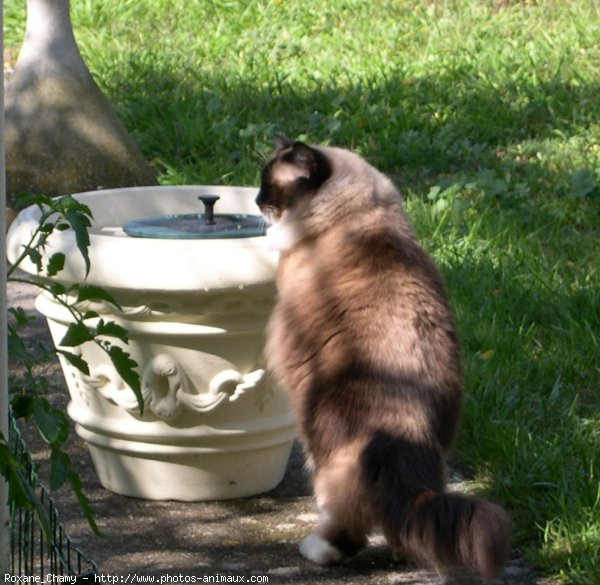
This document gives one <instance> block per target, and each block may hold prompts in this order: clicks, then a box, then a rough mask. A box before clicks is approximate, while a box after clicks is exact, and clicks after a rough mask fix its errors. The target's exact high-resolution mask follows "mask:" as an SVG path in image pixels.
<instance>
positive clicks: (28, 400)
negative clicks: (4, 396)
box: [10, 394, 35, 419]
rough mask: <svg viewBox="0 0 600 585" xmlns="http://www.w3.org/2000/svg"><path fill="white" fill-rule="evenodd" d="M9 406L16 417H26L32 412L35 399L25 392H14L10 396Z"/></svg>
mask: <svg viewBox="0 0 600 585" xmlns="http://www.w3.org/2000/svg"><path fill="white" fill-rule="evenodd" d="M10 406H11V408H12V411H13V414H14V416H15V417H16V418H24V419H28V418H29V417H30V416H31V415H32V414H33V409H34V406H35V400H34V399H33V397H32V396H28V395H27V394H16V395H15V396H13V397H12V399H11V401H10Z"/></svg>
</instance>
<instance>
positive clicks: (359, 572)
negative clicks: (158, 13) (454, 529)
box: [8, 283, 551, 585]
mask: <svg viewBox="0 0 600 585" xmlns="http://www.w3.org/2000/svg"><path fill="white" fill-rule="evenodd" d="M8 297H9V305H12V306H21V307H23V308H24V309H26V310H31V311H32V312H35V309H34V305H33V299H34V298H35V290H33V289H32V288H31V287H29V286H27V285H23V284H17V283H9V290H8ZM27 340H28V343H31V344H32V345H33V344H34V343H35V342H36V341H44V342H48V343H49V334H48V332H47V328H46V325H45V322H44V320H43V318H42V317H41V316H40V315H39V314H38V316H37V318H36V320H35V322H34V323H33V324H32V326H31V327H30V328H29V331H28V333H27ZM40 375H45V376H48V377H49V378H50V379H51V380H52V381H53V382H54V384H55V386H56V391H54V392H53V394H52V400H54V401H55V403H56V404H59V405H62V406H66V404H67V402H68V397H67V395H66V389H65V387H64V384H63V382H62V375H61V373H60V368H59V366H58V364H57V363H56V362H54V361H52V362H49V363H48V364H45V365H44V366H43V368H42V370H41V371H40ZM30 446H31V448H32V451H33V456H34V458H35V460H37V461H43V460H44V459H47V457H48V453H47V451H45V450H44V446H43V443H40V442H39V441H36V440H34V438H32V437H30ZM68 452H69V454H70V456H71V458H72V460H73V462H74V464H75V466H76V468H77V470H78V471H79V473H80V474H81V477H82V480H83V483H84V487H85V492H86V494H87V495H88V497H89V499H90V501H91V502H92V506H93V509H94V511H95V514H96V520H97V522H98V525H99V527H100V529H101V531H102V533H103V537H101V538H98V537H96V536H94V535H93V534H92V532H91V531H90V529H89V527H88V525H87V521H86V520H85V518H84V517H83V516H82V514H81V512H80V510H79V508H78V505H77V503H76V502H75V499H74V497H73V495H72V494H71V493H70V491H69V490H68V489H65V488H62V489H61V490H59V491H58V492H57V493H55V494H54V497H55V500H56V502H57V505H58V508H59V511H60V515H61V519H62V521H63V524H64V525H65V527H66V529H67V531H68V533H69V535H70V536H71V538H72V539H73V541H74V542H75V544H76V545H77V546H78V547H79V548H80V549H81V550H82V551H83V552H84V553H85V554H86V555H87V556H88V557H89V558H91V559H93V560H94V561H95V562H96V563H97V566H98V570H99V574H100V576H103V577H104V578H105V579H108V578H109V577H110V578H111V579H112V581H113V582H117V581H118V582H120V583H123V582H135V580H136V579H138V578H140V577H142V576H146V577H152V576H154V577H163V578H169V579H170V581H171V582H182V581H185V579H186V578H187V582H190V581H191V580H192V578H193V577H196V582H203V578H204V577H210V578H212V580H211V579H205V580H204V582H227V581H229V582H236V581H237V582H247V583H249V582H263V583H265V582H268V583H297V584H301V585H305V584H306V585H308V584H311V583H320V584H323V585H328V584H332V585H333V584H337V583H351V584H356V585H362V584H365V585H366V584H370V585H383V584H385V585H400V584H424V585H428V584H432V585H433V584H435V585H474V584H476V583H478V581H477V580H475V579H473V578H472V577H470V576H469V575H467V574H464V573H455V574H452V575H446V576H441V575H437V574H436V573H433V572H430V571H423V570H415V569H414V568H413V567H409V566H406V565H403V564H399V563H396V562H394V561H393V559H392V556H391V554H390V553H389V551H388V550H387V548H386V547H385V543H384V541H383V539H382V538H381V537H378V536H375V537H374V538H373V542H372V544H371V546H370V547H369V548H367V549H366V550H365V551H363V552H361V553H360V554H359V555H358V556H357V557H355V558H354V559H352V560H350V561H349V562H347V563H346V564H344V565H341V566H336V567H330V568H322V567H316V566H315V565H313V564H311V563H309V562H307V561H305V560H304V559H303V558H302V557H301V556H300V554H299V553H298V549H297V546H298V542H299V541H300V540H301V539H302V538H303V537H304V536H305V535H306V534H308V533H309V532H310V531H311V529H312V527H313V526H314V525H315V522H316V519H317V516H316V514H315V509H314V506H313V501H312V497H311V490H310V483H309V479H308V477H307V476H306V474H305V472H304V468H303V458H302V453H301V451H300V449H299V448H298V447H297V446H295V447H294V449H293V452H292V456H291V458H290V462H289V465H288V469H287V472H286V475H285V477H284V480H283V481H282V483H281V484H280V485H279V486H278V487H277V488H276V489H274V490H272V491H271V492H269V493H266V494H263V495H261V496H257V497H253V498H245V499H239V500H230V501H224V502H208V503H207V502H202V503H188V502H174V501H163V502H156V501H147V500H139V499H134V498H128V497H124V496H120V495H117V494H114V493H111V492H109V491H107V490H105V489H104V488H102V487H101V486H100V484H99V482H98V480H97V478H96V475H95V472H94V469H93V466H92V463H91V459H90V457H89V455H88V453H87V449H86V447H85V445H84V444H83V442H82V441H81V440H80V439H79V438H78V437H77V436H76V435H75V433H72V438H71V439H70V441H69V444H68ZM513 557H514V558H513V560H512V561H511V563H510V564H509V565H508V566H507V568H506V570H505V571H504V573H503V575H502V576H501V577H500V578H499V579H497V580H495V581H494V582H493V583H494V584H495V585H500V584H502V585H551V581H549V580H545V579H542V578H539V577H537V576H536V575H535V573H534V572H533V571H531V570H530V569H529V568H528V567H527V566H525V565H524V564H523V562H522V561H521V560H520V559H519V554H518V551H515V552H514V555H513ZM242 578H243V579H242ZM157 581H158V579H157Z"/></svg>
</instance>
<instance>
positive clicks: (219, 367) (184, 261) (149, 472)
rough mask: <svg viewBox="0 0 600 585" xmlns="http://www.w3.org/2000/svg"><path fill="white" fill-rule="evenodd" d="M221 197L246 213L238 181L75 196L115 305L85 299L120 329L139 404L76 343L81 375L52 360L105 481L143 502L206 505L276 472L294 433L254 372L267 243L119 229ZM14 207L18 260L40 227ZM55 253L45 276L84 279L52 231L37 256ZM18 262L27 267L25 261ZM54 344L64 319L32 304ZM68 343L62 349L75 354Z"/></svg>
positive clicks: (271, 480) (91, 349)
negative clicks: (135, 371)
mask: <svg viewBox="0 0 600 585" xmlns="http://www.w3.org/2000/svg"><path fill="white" fill-rule="evenodd" d="M203 194H211V195H217V196H219V197H220V202H219V206H220V209H219V211H220V212H223V213H231V214H249V213H250V214H254V213H256V208H255V206H254V197H255V194H256V192H255V190H254V189H249V188H238V187H205V186H202V187H139V188H128V189H113V190H105V191H95V192H88V193H81V194H78V195H75V198H76V199H78V200H79V201H81V202H82V203H85V204H86V205H88V206H89V207H90V209H91V211H92V214H93V217H94V221H93V226H92V228H91V230H90V242H91V243H90V248H89V255H90V261H91V270H90V273H89V275H88V277H87V282H88V283H89V284H96V285H99V286H101V287H103V288H104V289H105V290H107V291H108V292H110V293H111V294H112V295H113V297H114V298H115V299H116V300H117V301H118V303H119V305H120V307H121V308H120V309H116V308H115V307H114V306H113V305H111V304H108V303H106V304H105V303H98V302H93V303H89V306H86V307H80V308H81V309H82V310H85V309H91V310H93V311H95V312H96V313H98V314H99V315H100V317H101V318H104V320H105V321H106V320H108V319H110V320H112V321H115V322H117V323H118V324H120V325H122V326H123V327H125V328H126V329H127V330H128V332H129V345H128V346H127V351H128V352H129V353H130V354H131V356H132V357H133V359H134V360H135V361H136V362H137V363H138V364H139V372H140V375H141V379H142V394H143V397H144V403H145V408H144V412H143V414H140V410H139V408H138V404H137V400H136V398H135V396H134V394H133V392H132V391H131V389H129V388H128V387H127V386H126V385H125V383H124V382H123V380H122V379H121V378H120V376H119V374H118V373H117V371H116V370H115V369H114V367H113V366H112V364H111V363H110V361H109V360H108V358H107V357H106V356H105V354H104V352H102V351H101V350H100V349H99V348H97V347H96V346H95V345H94V344H92V343H86V344H84V345H82V346H80V351H81V354H82V356H83V358H84V359H85V360H86V361H87V362H88V364H89V367H90V374H89V375H84V374H82V373H81V372H80V371H79V370H77V369H75V368H74V367H73V366H71V365H70V364H69V363H68V362H66V361H62V362H61V365H62V368H63V371H64V374H65V378H66V382H67V386H68V388H69V393H70V403H69V406H68V414H69V416H70V417H71V418H72V419H73V421H74V422H75V428H76V431H77V433H78V434H79V435H80V436H81V437H82V438H83V439H84V440H85V441H86V442H87V444H88V446H89V450H90V453H91V455H92V459H93V461H94V465H95V467H96V471H97V474H98V477H99V479H100V481H101V483H102V485H104V486H105V487H106V488H108V489H110V490H112V491H115V492H118V493H121V494H125V495H129V496H136V497H141V498H149V499H176V500H213V499H228V498H235V497H241V496H248V495H253V494H257V493H261V492H264V491H267V490H269V489H271V488H273V487H275V486H276V485H277V484H278V483H279V482H280V481H281V479H282V477H283V474H284V471H285V468H286V463H287V460H288V457H289V453H290V449H291V444H292V441H293V438H294V435H295V433H294V425H293V420H292V417H291V414H290V412H289V409H288V404H287V401H286V399H285V396H284V395H282V394H281V393H280V392H279V391H278V390H277V389H276V388H275V387H274V385H273V384H272V383H271V381H270V380H269V378H268V376H267V375H266V373H265V371H264V369H263V355H262V353H263V337H264V327H265V323H266V320H267V318H268V316H269V314H270V311H271V308H272V306H273V302H274V295H275V285H274V277H275V270H276V263H277V257H276V255H275V254H274V253H272V252H270V251H269V250H268V249H267V246H266V244H265V238H264V237H260V236H258V237H242V238H235V239H231V238H227V239H152V238H145V237H130V236H128V235H127V234H126V233H125V232H124V230H123V226H124V225H125V224H127V222H131V221H133V220H139V219H143V218H149V217H154V216H160V215H163V214H190V213H195V212H197V211H198V205H199V203H198V196H199V195H203ZM38 219H39V211H38V209H37V208H36V207H30V208H27V209H25V210H23V211H22V212H21V213H20V214H19V216H18V217H17V218H16V219H15V221H14V222H13V225H12V226H11V229H10V231H9V234H8V239H7V249H8V256H9V259H13V260H14V259H15V258H16V257H18V254H19V250H20V248H21V247H22V246H23V245H24V244H25V243H26V242H28V241H29V237H30V234H31V232H32V230H33V229H34V228H35V226H36V225H37V223H38ZM56 251H62V252H63V253H65V254H66V262H65V269H64V270H63V271H61V272H60V273H59V274H58V275H57V277H56V278H59V279H60V280H61V282H63V283H67V284H68V283H74V282H82V281H83V280H84V277H85V268H84V263H83V260H82V259H81V257H80V255H79V253H78V250H77V246H76V244H75V234H74V233H72V232H70V231H65V232H60V233H59V232H56V233H54V234H53V235H52V237H51V240H50V242H49V245H48V251H47V253H48V255H50V254H51V253H53V252H56ZM21 268H23V269H24V270H26V271H29V272H31V273H32V274H36V268H35V266H34V265H33V264H26V263H25V264H22V265H21ZM36 306H37V308H38V310H39V311H40V312H41V313H42V314H43V315H44V316H45V317H46V318H47V320H48V324H49V326H50V331H51V333H52V336H53V339H54V341H55V343H57V344H58V343H59V342H60V340H61V339H62V338H63V336H64V334H65V332H66V330H67V327H68V325H69V323H70V322H71V316H70V314H69V312H68V311H67V310H66V309H65V308H64V307H63V306H61V305H60V304H58V303H57V302H56V301H55V300H53V299H52V298H51V297H50V296H46V295H45V294H42V295H40V296H39V297H38V299H37V301H36ZM72 349H73V348H70V350H71V351H72Z"/></svg>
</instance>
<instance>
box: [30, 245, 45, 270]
mask: <svg viewBox="0 0 600 585" xmlns="http://www.w3.org/2000/svg"><path fill="white" fill-rule="evenodd" d="M27 256H29V259H30V260H31V262H32V264H34V265H35V267H36V268H37V271H38V272H41V271H42V255H41V254H40V253H39V252H38V251H37V250H36V249H35V248H30V249H29V250H27Z"/></svg>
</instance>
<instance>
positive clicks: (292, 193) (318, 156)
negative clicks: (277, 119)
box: [256, 136, 332, 223]
mask: <svg viewBox="0 0 600 585" xmlns="http://www.w3.org/2000/svg"><path fill="white" fill-rule="evenodd" d="M276 141H277V142H276V150H275V153H274V155H273V156H272V158H271V159H270V160H269V162H268V163H267V164H266V165H265V167H264V169H263V171H262V177H261V185H260V191H259V193H258V196H257V197H256V204H257V205H258V207H259V208H260V210H261V212H262V213H263V215H264V216H265V217H266V218H267V219H268V220H269V221H270V222H271V223H276V222H277V221H278V220H279V219H281V216H282V215H283V214H284V212H286V211H290V210H292V211H298V210H299V209H301V208H302V207H306V206H308V204H309V202H310V199H311V198H312V197H313V196H314V195H315V194H316V193H317V191H318V190H319V189H320V188H321V186H322V185H323V183H325V181H327V179H329V177H330V176H331V173H332V169H331V164H330V162H329V160H328V159H327V156H326V155H325V154H324V153H323V152H322V151H321V150H319V149H318V148H315V147H312V146H309V145H307V144H304V143H303V142H298V141H294V140H290V139H289V138H286V137H284V136H277V137H276Z"/></svg>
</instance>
